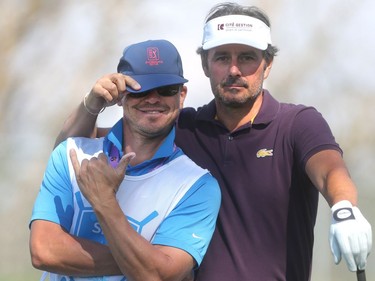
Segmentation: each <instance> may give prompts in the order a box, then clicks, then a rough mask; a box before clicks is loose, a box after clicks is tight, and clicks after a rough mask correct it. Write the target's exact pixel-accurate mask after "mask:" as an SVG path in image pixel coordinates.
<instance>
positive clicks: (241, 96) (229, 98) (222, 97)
mask: <svg viewBox="0 0 375 281" xmlns="http://www.w3.org/2000/svg"><path fill="white" fill-rule="evenodd" d="M223 86H224V83H222V84H220V85H219V86H218V87H217V88H216V89H215V91H214V96H215V99H216V100H218V101H219V102H220V103H221V104H223V105H224V106H226V107H231V108H240V107H243V106H244V105H248V104H254V102H255V101H256V99H257V98H258V97H259V95H260V94H261V93H262V91H263V83H259V84H258V85H257V86H256V87H249V86H248V85H247V84H246V85H243V90H241V91H239V90H237V89H233V90H224V88H223Z"/></svg>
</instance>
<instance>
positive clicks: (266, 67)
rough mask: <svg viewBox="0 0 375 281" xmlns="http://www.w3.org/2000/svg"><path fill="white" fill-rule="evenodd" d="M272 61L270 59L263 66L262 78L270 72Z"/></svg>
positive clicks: (265, 77)
mask: <svg viewBox="0 0 375 281" xmlns="http://www.w3.org/2000/svg"><path fill="white" fill-rule="evenodd" d="M272 63H273V60H271V61H270V62H269V63H268V64H266V66H265V67H264V74H263V79H267V77H268V75H269V74H270V72H271V68H272Z"/></svg>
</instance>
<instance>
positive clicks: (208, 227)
mask: <svg viewBox="0 0 375 281" xmlns="http://www.w3.org/2000/svg"><path fill="white" fill-rule="evenodd" d="M136 81H137V82H136ZM185 82H187V80H186V79H185V78H184V77H183V71H182V63H181V58H180V56H179V54H178V52H177V50H176V48H175V47H174V46H173V45H172V44H171V43H170V42H168V41H165V40H150V41H146V42H141V43H138V44H134V45H131V46H129V47H127V48H126V49H125V50H124V53H123V56H122V58H121V59H120V62H119V64H118V73H114V74H109V75H106V76H104V77H102V78H101V79H99V80H98V81H97V82H96V84H95V85H94V87H93V88H92V90H91V92H90V94H89V95H88V96H87V97H86V98H85V102H84V103H83V104H82V107H83V108H82V109H83V110H85V111H86V113H87V114H88V115H92V114H97V113H98V112H95V111H94V109H93V108H89V107H88V106H87V105H88V104H87V100H86V99H88V98H93V99H95V96H103V95H109V96H115V95H117V97H118V96H119V95H120V94H121V95H122V96H121V97H120V103H121V105H122V107H123V112H124V113H123V118H122V119H121V120H119V121H118V122H117V123H116V124H115V125H114V126H113V128H112V129H111V131H110V132H109V134H108V135H107V136H105V137H103V138H98V139H88V138H80V137H77V138H69V139H67V140H66V141H65V142H63V143H61V144H60V145H59V146H58V147H57V148H56V149H55V150H54V151H53V153H52V155H51V157H50V160H49V162H48V166H47V169H46V172H45V175H44V178H43V182H42V184H41V187H40V192H39V194H38V197H37V199H36V202H35V205H34V209H33V213H32V218H31V223H30V228H31V235H30V252H31V258H32V263H33V266H34V267H36V268H38V269H41V270H44V271H45V272H44V273H43V276H42V279H45V278H46V277H47V276H48V274H49V275H50V280H59V281H60V280H118V281H119V280H121V281H124V280H191V278H192V270H193V269H194V268H196V267H198V266H199V265H200V263H201V262H202V259H203V257H204V255H205V253H206V250H207V247H208V244H209V242H210V240H211V237H212V234H213V231H214V228H215V222H216V218H217V215H218V210H219V205H220V198H221V195H220V189H219V186H218V183H217V181H216V180H215V179H214V178H213V177H212V176H211V174H210V173H209V172H208V171H207V170H205V169H202V168H200V167H199V166H197V165H196V164H195V163H194V162H192V161H191V160H190V159H189V158H188V157H187V156H186V155H184V153H183V152H182V150H181V149H180V148H178V147H177V146H176V145H175V144H174V138H175V128H174V124H175V121H176V119H177V117H178V115H179V111H180V108H181V107H182V104H183V101H184V98H185V96H186V87H185V86H184V85H183V84H184V83H185ZM125 85H126V86H125ZM129 86H130V87H129ZM125 87H126V89H127V90H126V91H125ZM95 102H97V101H95V100H91V101H90V105H92V104H95Z"/></svg>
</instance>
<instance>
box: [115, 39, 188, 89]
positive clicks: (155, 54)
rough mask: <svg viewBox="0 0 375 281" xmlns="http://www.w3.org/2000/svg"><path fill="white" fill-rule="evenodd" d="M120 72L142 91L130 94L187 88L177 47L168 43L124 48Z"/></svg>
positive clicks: (139, 44) (152, 43) (150, 42)
mask: <svg viewBox="0 0 375 281" xmlns="http://www.w3.org/2000/svg"><path fill="white" fill-rule="evenodd" d="M117 72H119V73H122V74H124V75H128V76H130V77H132V78H133V79H135V80H136V81H137V82H138V83H139V84H140V85H141V89H140V90H139V91H135V90H133V89H132V88H130V87H127V88H126V89H127V90H128V91H129V92H131V93H140V92H145V91H148V90H152V89H155V88H159V87H163V86H170V85H176V84H184V83H186V82H188V80H186V79H185V78H184V76H183V70H182V61H181V57H180V54H179V53H178V51H177V49H176V47H175V46H174V45H173V44H172V43H171V42H169V41H167V40H148V41H144V42H140V43H136V44H133V45H130V46H128V47H126V48H125V50H124V52H123V55H122V57H121V59H120V62H119V64H118V66H117Z"/></svg>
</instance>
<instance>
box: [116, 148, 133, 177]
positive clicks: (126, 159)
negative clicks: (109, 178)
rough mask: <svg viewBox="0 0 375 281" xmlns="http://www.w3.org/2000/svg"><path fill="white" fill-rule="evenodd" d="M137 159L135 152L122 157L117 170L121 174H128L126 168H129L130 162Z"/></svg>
mask: <svg viewBox="0 0 375 281" xmlns="http://www.w3.org/2000/svg"><path fill="white" fill-rule="evenodd" d="M134 157H135V152H129V153H126V154H125V155H124V156H122V157H121V160H120V162H119V163H118V166H117V167H116V170H118V171H119V172H120V173H124V174H125V172H126V167H127V166H128V164H129V162H130V161H131V160H132V159H133V158H134Z"/></svg>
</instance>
